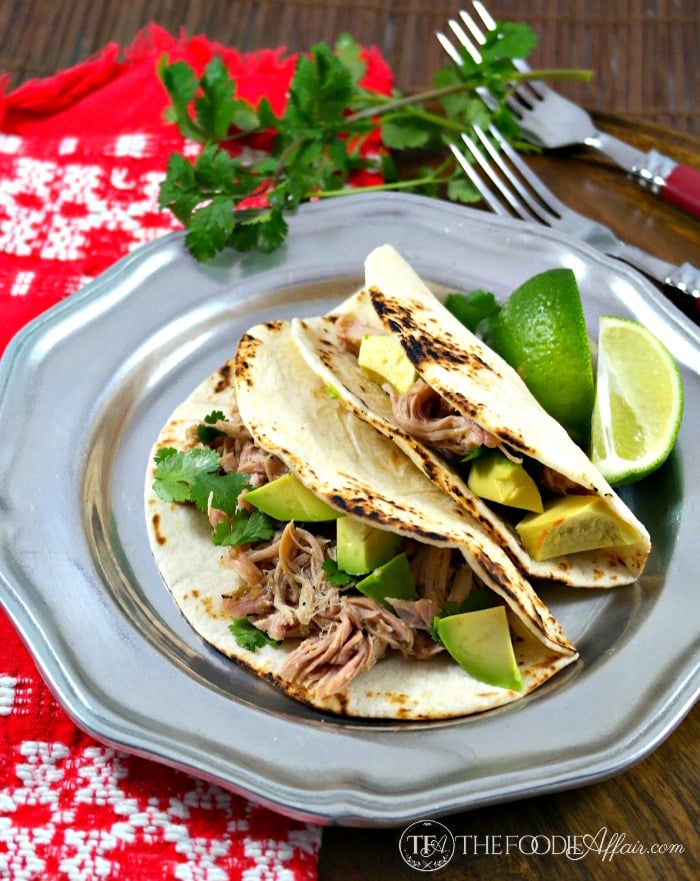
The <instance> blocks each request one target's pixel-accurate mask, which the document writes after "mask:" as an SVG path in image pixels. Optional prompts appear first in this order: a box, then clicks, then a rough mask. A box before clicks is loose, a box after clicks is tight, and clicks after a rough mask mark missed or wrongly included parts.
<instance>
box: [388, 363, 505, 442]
mask: <svg viewBox="0 0 700 881" xmlns="http://www.w3.org/2000/svg"><path fill="white" fill-rule="evenodd" d="M384 390H385V391H386V392H387V394H388V395H389V397H390V399H391V406H392V410H393V414H394V419H396V422H397V424H398V425H399V427H400V428H403V430H404V431H406V432H408V433H409V434H410V435H411V436H412V437H415V438H416V440H420V441H422V442H423V443H426V444H428V445H429V446H432V447H435V448H436V449H439V450H445V451H447V452H450V453H455V454H456V455H459V456H464V455H466V454H467V453H470V452H471V451H472V450H473V449H474V448H475V447H481V446H486V447H498V446H499V445H500V441H499V440H498V438H497V437H495V436H494V435H492V434H490V433H489V432H488V431H485V430H484V429H483V428H481V426H479V425H477V423H476V422H474V421H473V420H472V419H469V418H468V417H466V416H462V415H461V414H459V413H457V412H456V411H455V410H453V409H452V408H450V407H449V406H448V405H447V404H446V402H445V401H444V400H443V399H442V398H441V397H440V395H439V394H438V393H437V392H435V391H434V390H433V389H432V388H431V387H430V386H429V385H428V384H427V383H426V382H424V381H423V380H422V379H419V380H417V381H416V382H414V383H413V385H412V386H411V388H410V389H409V390H408V391H407V392H406V393H405V394H403V395H400V394H397V392H396V391H395V389H394V388H393V387H392V386H391V385H386V386H384Z"/></svg>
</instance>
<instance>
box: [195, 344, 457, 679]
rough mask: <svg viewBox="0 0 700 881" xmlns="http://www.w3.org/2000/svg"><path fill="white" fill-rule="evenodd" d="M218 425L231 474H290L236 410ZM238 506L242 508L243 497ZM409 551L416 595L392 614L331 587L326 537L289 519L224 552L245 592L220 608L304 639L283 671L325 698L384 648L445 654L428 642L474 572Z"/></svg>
mask: <svg viewBox="0 0 700 881" xmlns="http://www.w3.org/2000/svg"><path fill="white" fill-rule="evenodd" d="M365 330H366V329H365ZM363 332H365V331H363ZM214 427H215V428H217V429H218V430H219V431H222V432H226V434H225V436H223V437H222V436H218V437H216V438H214V440H213V441H212V442H211V446H212V447H215V448H216V449H218V450H219V452H220V454H221V456H222V461H225V462H226V466H225V467H226V468H227V469H228V468H230V469H232V470H238V471H242V470H245V472H246V473H248V474H250V475H251V480H252V479H253V477H252V476H253V475H255V476H256V478H257V479H259V480H260V481H261V482H262V483H264V482H266V481H268V480H271V479H273V476H278V475H279V474H280V473H284V471H285V470H286V468H285V466H284V464H283V463H282V462H281V461H280V460H278V459H276V458H275V457H273V456H268V455H267V454H265V453H263V452H262V451H261V450H260V449H259V448H257V447H256V445H255V443H254V441H253V439H252V438H251V436H250V435H249V434H248V432H247V430H246V429H245V426H243V424H242V422H241V421H240V419H239V418H238V416H237V414H235V413H234V415H233V416H232V417H231V418H230V419H227V420H222V421H221V422H218V423H217V424H216V425H215V426H214ZM239 505H240V506H241V507H245V494H242V495H241V497H240V498H239ZM208 513H209V520H210V522H211V523H212V525H216V523H218V522H220V520H221V519H222V518H224V517H226V516H228V515H226V514H225V513H224V512H222V511H219V510H217V509H216V508H214V507H212V505H211V498H210V504H209V512H208ZM406 551H407V553H408V554H409V558H410V563H411V573H412V577H413V579H414V581H415V583H416V587H417V590H418V593H419V596H420V598H419V599H418V600H411V601H408V600H398V599H396V600H391V599H390V600H389V601H390V602H391V603H392V604H393V610H392V608H388V607H387V606H385V605H383V604H382V603H379V602H377V601H376V600H374V599H372V598H370V597H367V596H364V595H362V594H358V593H357V592H353V591H351V590H349V589H341V588H340V587H338V586H336V585H334V584H331V583H330V582H329V581H328V579H327V576H326V572H325V570H324V561H325V560H327V559H328V558H329V556H331V554H332V548H331V541H330V539H328V538H324V537H323V536H319V535H315V534H314V533H312V532H310V531H309V530H308V529H304V528H302V527H300V526H298V525H297V524H295V523H294V522H291V523H287V524H285V526H284V528H281V529H280V530H279V531H278V532H277V533H276V534H275V535H274V536H273V538H272V539H270V540H269V541H267V542H262V543H258V544H255V545H252V546H251V545H248V546H237V547H232V548H229V549H228V551H227V553H226V554H225V555H224V557H223V563H224V565H225V566H226V567H227V568H228V569H229V570H231V571H233V572H235V573H236V574H237V575H238V577H239V578H240V580H241V581H242V582H243V587H242V588H240V589H239V590H238V591H237V592H236V593H235V594H234V595H225V596H223V597H222V611H223V612H224V613H225V614H228V615H231V616H234V617H247V618H248V619H249V620H250V621H251V622H252V623H253V624H254V625H255V626H256V627H257V628H258V629H260V630H261V631H263V632H265V633H267V634H268V635H269V636H270V637H271V638H272V639H279V640H281V639H286V638H290V637H293V638H298V639H299V644H298V646H297V647H296V648H295V649H294V650H293V651H292V652H290V654H289V655H288V657H287V658H286V660H285V662H284V664H283V666H282V669H281V670H280V675H281V676H282V677H283V678H285V679H287V680H288V681H290V682H294V683H297V684H299V685H301V686H303V687H306V688H308V689H310V690H313V691H315V692H316V693H317V694H318V695H319V696H328V695H331V694H335V693H337V692H339V691H342V689H343V688H345V687H346V686H347V685H348V683H350V682H351V681H352V680H353V679H354V678H355V677H356V676H358V675H359V674H360V673H362V672H363V671H365V670H369V669H370V668H371V667H372V666H373V665H374V664H375V663H376V662H377V661H378V660H379V659H380V658H382V657H383V656H384V655H385V654H386V653H387V652H388V651H398V652H401V653H403V654H405V655H412V656H414V657H417V658H420V659H429V658H431V657H433V656H434V655H436V654H438V653H439V652H441V651H443V647H442V646H441V645H439V644H438V643H436V642H434V641H433V639H432V638H431V636H430V626H431V623H432V620H433V618H434V616H435V615H436V614H439V613H440V611H441V610H442V607H443V606H444V603H445V602H446V600H448V599H453V600H454V601H456V602H458V601H461V598H463V597H464V596H466V595H467V594H468V592H469V590H470V588H471V572H470V570H469V569H468V567H466V565H465V564H464V560H463V558H462V557H461V555H460V554H459V553H458V552H456V551H454V550H452V549H448V548H438V547H432V546H427V545H422V544H420V543H418V542H408V543H407V545H406Z"/></svg>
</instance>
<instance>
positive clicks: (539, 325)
mask: <svg viewBox="0 0 700 881" xmlns="http://www.w3.org/2000/svg"><path fill="white" fill-rule="evenodd" d="M487 342H488V343H489V345H491V346H492V348H494V349H495V350H496V351H497V352H498V353H499V354H500V355H501V356H502V357H503V358H504V359H505V360H506V361H507V362H508V363H509V364H510V365H511V366H512V367H513V368H515V370H517V372H518V373H519V374H520V376H521V377H522V379H523V381H524V382H525V384H526V385H527V386H528V388H529V389H530V391H531V392H532V394H533V395H534V397H535V398H536V399H537V400H538V401H539V403H540V404H541V406H542V407H543V408H544V409H545V410H547V412H548V413H549V414H550V415H551V416H553V417H554V418H555V419H556V420H557V422H559V423H560V424H561V425H563V426H564V428H565V429H566V430H567V431H568V432H569V434H570V435H571V437H572V438H573V439H574V440H575V441H576V442H577V443H578V444H579V445H580V446H582V447H583V446H585V445H586V444H587V443H588V440H589V437H590V429H591V412H592V410H593V401H594V377H593V361H592V357H591V350H590V342H589V339H588V332H587V329H586V319H585V315H584V311H583V304H582V302H581V296H580V293H579V289H578V284H577V282H576V277H575V275H574V273H573V271H572V270H571V269H569V268H565V267H558V268H555V269H548V270H545V271H544V272H540V273H538V274H537V275H534V276H532V277H531V278H529V279H528V280H527V281H525V282H523V284H521V285H520V287H518V288H517V289H516V290H515V291H513V293H512V294H511V295H510V296H509V297H508V299H507V300H506V301H505V303H504V304H503V306H502V308H501V310H500V312H499V313H498V315H497V316H496V317H495V318H493V319H491V320H490V322H489V329H488V332H487Z"/></svg>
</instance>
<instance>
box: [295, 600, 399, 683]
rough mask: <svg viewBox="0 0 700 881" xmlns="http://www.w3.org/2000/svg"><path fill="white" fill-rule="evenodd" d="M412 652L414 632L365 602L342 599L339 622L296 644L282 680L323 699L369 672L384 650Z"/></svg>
mask: <svg viewBox="0 0 700 881" xmlns="http://www.w3.org/2000/svg"><path fill="white" fill-rule="evenodd" d="M412 647H413V631H412V630H411V628H410V627H408V625H407V624H405V623H404V622H403V621H401V619H400V618H398V617H397V616H396V615H394V614H392V613H391V612H390V611H388V610H387V609H385V608H384V606H382V605H380V604H379V603H377V602H375V601H374V600H372V599H370V598H369V597H363V596H344V597H342V599H341V601H340V612H339V615H338V617H337V618H336V619H335V620H334V621H333V622H332V623H331V625H330V626H329V627H328V628H327V629H326V630H324V631H322V632H321V633H319V634H317V635H316V636H313V637H310V638H308V639H305V640H304V641H303V642H302V643H300V645H299V646H298V647H297V648H296V649H295V650H294V651H293V652H292V653H291V654H290V655H289V657H288V658H287V659H286V660H285V662H284V664H283V665H282V668H281V669H280V675H281V676H283V677H284V678H285V679H288V680H289V681H290V682H297V681H301V682H303V683H304V684H305V685H306V686H307V687H312V688H313V690H314V692H315V693H316V694H318V695H319V696H321V697H325V696H328V695H331V694H335V693H336V692H338V691H341V690H342V689H343V688H345V686H346V685H347V684H348V683H349V682H351V681H352V680H353V679H354V678H355V677H356V676H358V675H359V674H360V673H362V672H364V671H365V670H369V669H370V668H371V667H373V666H374V664H375V663H376V662H377V660H378V659H379V658H381V657H382V656H383V655H384V654H385V653H386V651H387V649H389V648H394V649H399V650H401V651H404V652H406V653H408V652H410V650H411V648H412Z"/></svg>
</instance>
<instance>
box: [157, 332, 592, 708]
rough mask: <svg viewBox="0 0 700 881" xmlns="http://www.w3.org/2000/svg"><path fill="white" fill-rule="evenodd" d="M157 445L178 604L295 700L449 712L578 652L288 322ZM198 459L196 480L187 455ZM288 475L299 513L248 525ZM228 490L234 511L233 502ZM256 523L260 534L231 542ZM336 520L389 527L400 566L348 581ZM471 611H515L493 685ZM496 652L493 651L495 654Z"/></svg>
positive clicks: (199, 395)
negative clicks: (471, 645)
mask: <svg viewBox="0 0 700 881" xmlns="http://www.w3.org/2000/svg"><path fill="white" fill-rule="evenodd" d="M152 452H153V455H152V464H151V465H150V466H149V468H148V472H147V476H146V515H147V516H146V519H147V524H148V531H149V537H150V541H151V546H152V549H153V553H154V556H155V559H156V562H157V565H158V567H159V569H160V571H161V574H162V576H163V579H164V581H165V583H166V585H167V587H168V588H169V590H170V591H171V593H172V595H173V597H174V600H175V602H176V604H177V606H178V607H179V609H180V611H181V612H182V614H183V615H184V617H185V618H186V619H187V621H188V622H189V623H190V624H191V625H192V627H193V628H194V629H195V631H197V633H198V634H199V635H200V636H201V637H202V638H203V639H204V640H205V641H206V642H207V643H209V644H211V645H212V646H214V647H215V648H216V649H218V650H219V651H220V652H222V653H223V654H224V655H226V656H228V657H230V658H231V659H232V660H234V661H235V662H237V663H238V664H240V665H242V666H243V667H244V668H247V669H249V670H250V671H252V672H254V673H256V674H257V675H259V676H261V677H263V678H264V679H266V680H268V681H269V682H271V683H273V684H274V685H276V686H278V687H279V688H280V689H281V690H283V691H284V692H285V693H286V694H288V695H289V696H290V697H292V698H294V699H297V700H300V701H302V702H305V703H307V704H310V705H312V706H314V707H316V708H318V709H321V710H325V711H328V712H332V713H338V714H343V715H347V716H352V717H365V718H384V719H442V718H450V717H456V716H462V715H465V714H471V713H477V712H482V711H484V710H488V709H492V708H494V707H498V706H501V705H503V704H507V703H510V702H512V701H514V700H517V699H519V698H521V697H523V696H524V695H526V694H528V693H530V692H532V691H533V690H534V689H535V688H537V687H538V686H540V685H542V684H543V683H544V682H546V681H547V680H549V679H551V677H552V676H554V675H555V674H556V673H557V672H558V671H559V670H561V669H562V668H564V667H566V666H567V665H569V664H571V663H572V662H573V661H575V660H576V658H577V652H576V650H575V648H574V647H573V646H572V645H571V643H570V642H569V640H568V639H567V637H566V636H565V634H564V633H563V631H562V628H561V627H560V625H559V623H558V622H557V621H556V619H555V618H554V616H553V615H552V613H551V611H550V610H549V609H548V608H547V606H546V605H545V604H544V603H543V602H542V600H541V599H540V598H539V597H538V596H537V594H536V593H535V592H534V591H533V589H532V587H531V586H530V585H529V583H528V582H527V580H526V579H525V578H524V577H523V575H522V574H521V572H520V570H519V569H518V567H517V566H515V565H514V564H513V562H512V560H511V559H510V558H509V557H508V555H507V554H506V553H505V552H504V551H503V549H502V548H501V547H500V546H499V545H498V544H497V543H495V542H493V541H492V540H491V539H490V538H489V536H488V535H487V534H486V533H485V532H484V530H483V529H481V528H480V527H479V524H478V523H476V521H474V520H473V519H472V518H471V517H470V516H469V514H468V513H466V512H465V511H464V510H463V509H462V508H461V507H460V506H458V505H456V504H455V503H454V500H453V499H452V498H451V497H450V496H448V495H447V494H445V493H444V492H442V490H440V489H439V488H438V487H437V486H436V485H435V484H434V483H433V482H432V481H430V480H429V479H427V478H426V476H425V475H424V474H423V473H422V472H421V471H420V470H419V469H417V468H416V467H415V465H414V464H413V463H412V462H411V461H410V459H409V458H408V457H406V456H405V455H404V454H403V453H402V452H401V451H400V450H399V449H398V448H397V447H396V445H395V444H394V443H393V442H392V441H390V440H389V439H387V438H386V437H384V436H383V435H382V434H381V433H380V432H378V431H376V430H375V429H374V428H373V426H371V425H370V424H369V423H368V422H366V421H364V420H362V419H359V418H358V417H357V416H356V415H355V414H354V413H353V412H352V411H351V410H350V409H349V408H347V407H346V406H344V405H343V403H342V402H341V401H340V400H338V399H337V397H336V396H335V395H334V394H333V392H332V390H330V389H328V388H327V386H326V384H325V383H324V382H323V380H322V379H320V378H319V376H318V375H317V374H316V373H315V372H314V371H312V370H311V369H310V368H309V367H308V365H307V364H306V362H305V361H304V359H303V358H302V357H301V355H300V353H299V350H298V347H297V346H296V345H295V344H294V342H293V339H292V336H291V326H290V325H289V324H288V323H285V322H274V323H270V324H265V325H259V326H257V327H255V328H253V329H252V330H251V331H249V332H248V333H247V334H245V335H244V336H243V338H242V340H241V342H240V344H239V346H238V349H237V352H236V356H235V358H233V359H232V360H231V361H229V362H227V363H226V364H225V365H223V367H222V368H221V369H220V370H219V371H217V373H216V374H214V375H213V376H211V377H209V378H208V379H207V380H205V381H204V382H203V383H202V384H201V385H200V386H199V387H198V388H197V389H196V390H195V391H194V392H193V393H192V394H191V395H190V396H189V398H188V399H187V400H185V401H184V402H183V403H182V404H181V405H180V406H179V407H178V408H177V409H176V410H175V412H174V413H173V415H172V417H171V418H170V419H169V420H168V423H167V424H166V425H165V426H164V428H163V429H162V431H161V432H160V435H159V437H158V439H157V441H156V443H155V445H154V447H153V451H152ZM203 463H204V472H205V473H204V477H203V478H201V480H200V481H199V482H197V481H195V479H194V478H193V477H192V472H191V471H190V470H188V468H189V467H190V466H192V467H193V468H196V467H199V466H200V465H202V464H203ZM206 469H209V470H206ZM241 475H245V478H244V484H245V485H244V486H243V489H242V490H241V489H240V487H241V483H236V480H237V479H240V478H241ZM168 479H169V480H170V486H169V487H168V488H166V490H165V491H164V489H163V484H164V483H167V481H168ZM285 479H286V480H287V482H288V483H289V482H290V481H291V483H292V485H293V486H294V487H295V488H294V490H293V492H292V495H293V496H294V499H293V501H292V503H291V506H292V508H293V507H294V505H295V504H296V503H298V502H299V498H301V497H302V496H303V498H302V502H301V505H302V511H303V513H302V515H301V517H297V518H296V519H292V520H289V521H284V520H283V519H282V518H281V515H280V517H278V516H277V514H278V513H279V512H275V511H273V514H272V515H270V516H268V521H269V522H268V526H270V529H269V531H268V532H267V533H266V534H265V535H264V537H262V538H261V537H260V534H259V533H258V532H254V531H253V532H250V533H247V532H246V529H247V528H248V524H249V523H250V521H249V520H246V519H245V518H246V517H247V516H248V513H249V512H250V517H251V520H252V518H253V516H256V517H257V516H258V515H260V513H261V509H262V508H265V507H266V506H267V508H268V509H269V508H270V497H269V496H268V498H267V501H266V503H261V501H260V499H261V494H262V493H263V491H264V490H266V489H268V490H269V488H270V487H273V486H275V487H279V486H280V485H281V481H283V480H285ZM220 480H224V482H225V483H226V488H225V489H224V490H220V489H219V488H218V486H217V485H216V482H217V481H220ZM188 481H189V482H190V484H192V483H193V481H194V486H195V488H196V491H191V490H192V486H188ZM239 490H240V492H239ZM231 491H232V492H236V493H238V492H239V495H238V497H237V499H236V503H235V504H236V507H235V510H232V509H231V508H230V507H229V508H228V510H224V508H225V505H224V503H223V501H220V499H224V497H225V496H226V494H227V493H229V492H231ZM256 493H257V496H256ZM305 494H308V495H305ZM246 497H249V500H246ZM310 499H311V501H310ZM250 500H253V501H254V502H255V504H251V501H250ZM278 501H279V499H277V500H276V501H275V502H274V505H277V503H278ZM287 501H288V499H286V500H285V504H286V502H287ZM220 504H221V505H222V507H221V508H220V507H218V506H219V505H220ZM274 505H273V507H274ZM319 508H320V509H319ZM301 518H303V519H301ZM258 519H259V518H258ZM244 521H245V523H244V526H243V531H242V533H241V535H243V536H244V537H246V538H247V540H245V541H244V542H243V543H242V544H240V543H237V542H238V541H239V540H240V535H239V537H238V538H236V539H235V540H233V539H231V540H230V541H229V536H230V535H231V534H232V531H233V530H234V529H236V528H238V526H240V525H241V523H243V522H244ZM256 522H257V521H256ZM341 522H342V523H343V524H345V531H346V533H347V530H348V527H349V526H353V525H358V524H359V526H360V527H361V529H364V530H365V531H366V532H367V533H369V534H370V535H372V536H374V537H377V536H379V537H380V538H385V539H386V538H387V537H388V538H389V539H390V541H389V546H390V551H389V553H390V555H391V556H390V559H389V561H388V563H387V564H381V565H378V566H375V565H374V563H372V562H371V561H369V560H368V557H369V556H370V555H369V552H367V557H366V558H365V559H364V566H365V568H366V567H370V568H371V567H373V566H374V568H371V571H370V572H369V573H368V574H362V573H356V574H355V575H354V577H352V578H350V579H348V575H347V574H346V573H345V572H344V571H343V570H342V569H341V568H340V566H339V562H338V558H339V556H340V534H341V532H340V528H339V524H341ZM256 529H257V526H256ZM213 536H215V540H216V542H217V543H216V544H215V543H213V542H212V537H213ZM345 550H346V553H347V548H346V549H345ZM355 550H357V549H356V548H355ZM366 550H367V549H366V548H363V550H362V553H365V551H366ZM381 552H382V553H386V552H387V550H386V548H384V549H383V550H382V551H381ZM362 553H361V554H360V556H362ZM397 560H398V561H399V563H396V562H395V561H397ZM375 562H376V561H375ZM389 566H397V567H398V571H399V572H400V576H399V578H398V580H397V579H396V578H394V579H393V580H389V581H387V582H386V583H385V585H384V586H382V581H381V578H378V577H377V576H378V575H379V574H381V573H383V572H385V571H386V569H387V568H389ZM359 568H360V569H361V568H362V565H361V566H360V567H359ZM394 571H396V569H395V570H394ZM367 578H369V581H370V584H369V585H368V584H367ZM373 578H374V581H373ZM363 583H364V586H363ZM470 610H472V611H470ZM446 612H447V614H446ZM484 613H485V614H484ZM492 613H493V614H492ZM480 614H483V618H479V617H478V616H479V615H480ZM469 615H472V618H468V616H469ZM474 616H476V617H477V618H478V620H480V621H481V620H483V621H486V618H487V617H488V619H489V624H488V626H485V628H484V631H483V632H484V633H486V632H489V633H490V632H491V630H490V627H491V623H493V622H494V621H495V620H496V619H499V620H501V621H503V620H505V622H506V626H505V631H506V634H507V639H508V646H507V650H508V651H510V653H511V655H512V661H513V665H514V669H511V670H510V671H509V673H508V676H507V677H506V679H503V680H501V678H500V677H501V675H502V671H501V670H500V667H499V672H498V673H497V675H496V678H497V679H499V681H498V682H497V683H496V684H494V681H493V680H494V674H493V669H491V668H489V670H488V671H486V672H483V671H482V670H481V668H480V667H479V663H478V662H479V659H478V658H477V662H476V669H475V662H474V659H473V655H472V656H470V658H469V659H468V662H467V661H464V659H463V658H462V659H461V660H459V662H458V660H455V657H457V656H458V655H459V652H458V651H457V652H455V651H454V640H455V638H456V637H455V633H457V634H459V632H460V631H459V628H456V629H455V628H452V627H451V625H452V624H453V623H454V622H455V620H456V619H459V620H458V622H457V623H458V624H459V623H460V622H464V621H467V620H469V621H472V622H473V621H474V620H476V618H475V617H474ZM444 622H449V626H448V625H445V626H444V627H443V626H442V624H443V623H444ZM436 628H438V629H437V630H436ZM440 633H442V634H443V635H444V636H445V637H446V638H445V639H444V640H443V641H441V640H440V639H439V634H440ZM499 633H501V634H502V629H501V630H500V631H499ZM436 637H437V638H436ZM443 642H444V644H443ZM492 648H493V646H489V645H487V646H485V647H482V649H481V651H482V653H483V655H484V656H485V657H487V658H488V656H489V653H490V652H491V650H492ZM502 648H503V646H502V645H499V647H498V651H497V653H498V654H502V651H501V650H502ZM506 653H507V652H506ZM477 654H478V651H477ZM499 663H500V662H499ZM465 665H466V666H465ZM467 668H468V669H469V670H471V672H467ZM487 680H489V681H487Z"/></svg>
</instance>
